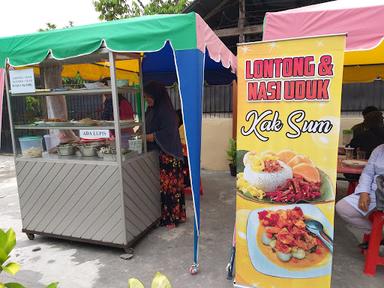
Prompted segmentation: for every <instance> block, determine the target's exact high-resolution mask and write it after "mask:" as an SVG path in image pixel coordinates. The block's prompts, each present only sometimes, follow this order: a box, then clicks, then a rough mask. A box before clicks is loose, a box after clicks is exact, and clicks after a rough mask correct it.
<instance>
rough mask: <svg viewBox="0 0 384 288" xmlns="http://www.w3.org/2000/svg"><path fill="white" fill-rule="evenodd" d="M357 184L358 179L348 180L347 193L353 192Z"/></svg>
mask: <svg viewBox="0 0 384 288" xmlns="http://www.w3.org/2000/svg"><path fill="white" fill-rule="evenodd" d="M358 184H359V182H358V181H349V184H348V189H347V195H351V194H353V192H355V189H356V187H357V185H358Z"/></svg>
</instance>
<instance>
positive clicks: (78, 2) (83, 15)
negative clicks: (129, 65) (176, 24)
mask: <svg viewBox="0 0 384 288" xmlns="http://www.w3.org/2000/svg"><path fill="white" fill-rule="evenodd" d="M143 2H144V3H147V2H148V0H147V1H145V0H144V1H143ZM0 11H1V15H0V37H2V36H12V35H17V34H26V33H33V32H36V31H37V30H39V28H44V27H45V26H46V23H47V22H50V23H54V24H56V25H57V27H60V28H61V27H64V26H66V25H68V22H69V21H73V22H74V25H75V26H78V25H84V24H91V23H96V22H98V21H100V20H99V19H98V13H97V12H96V11H95V9H94V6H93V4H92V0H0Z"/></svg>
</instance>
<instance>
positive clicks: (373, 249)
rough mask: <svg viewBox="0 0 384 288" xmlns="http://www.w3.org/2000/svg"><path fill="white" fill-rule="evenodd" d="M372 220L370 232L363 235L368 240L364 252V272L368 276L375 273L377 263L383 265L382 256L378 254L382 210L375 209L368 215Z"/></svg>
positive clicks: (381, 229)
mask: <svg viewBox="0 0 384 288" xmlns="http://www.w3.org/2000/svg"><path fill="white" fill-rule="evenodd" d="M369 218H370V220H371V221H372V232H371V234H370V235H364V240H369V242H368V243H369V244H368V250H367V251H366V253H365V268H364V273H365V274H366V275H369V276H375V275H376V268H377V266H378V265H384V257H381V256H380V242H381V240H382V239H383V227H384V212H383V211H375V212H373V213H372V214H371V216H370V217H369Z"/></svg>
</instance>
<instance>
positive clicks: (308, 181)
mask: <svg viewBox="0 0 384 288" xmlns="http://www.w3.org/2000/svg"><path fill="white" fill-rule="evenodd" d="M240 154H241V155H242V159H241V164H239V165H238V166H237V167H239V170H238V171H242V172H239V173H238V174H237V191H238V193H239V194H240V195H241V196H243V197H245V198H247V199H249V200H252V201H258V202H271V203H284V204H291V203H307V202H326V201H333V200H334V193H333V186H332V183H331V180H330V178H329V176H328V175H327V174H326V173H324V172H323V171H322V170H321V169H319V168H318V167H316V166H315V164H314V163H313V162H312V161H311V160H310V159H309V158H308V157H306V156H304V155H300V154H296V153H295V152H293V151H291V150H282V151H280V152H278V153H273V152H270V151H266V152H261V153H256V152H253V151H245V152H243V153H241V152H240Z"/></svg>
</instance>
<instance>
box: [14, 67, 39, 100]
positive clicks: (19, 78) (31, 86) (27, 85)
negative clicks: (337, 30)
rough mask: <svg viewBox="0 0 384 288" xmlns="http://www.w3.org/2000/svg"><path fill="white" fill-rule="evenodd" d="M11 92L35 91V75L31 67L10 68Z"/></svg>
mask: <svg viewBox="0 0 384 288" xmlns="http://www.w3.org/2000/svg"><path fill="white" fill-rule="evenodd" d="M9 79H10V82H11V91H12V94H17V93H30V92H35V76H34V74H33V69H32V68H31V69H23V70H10V71H9Z"/></svg>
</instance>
